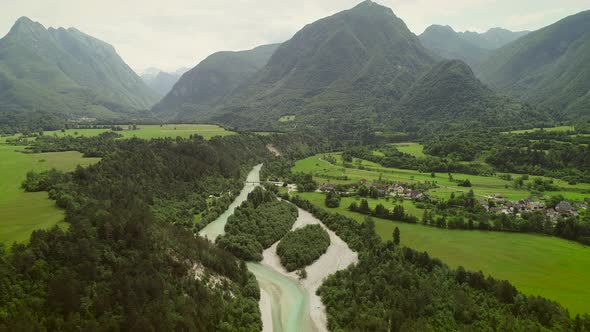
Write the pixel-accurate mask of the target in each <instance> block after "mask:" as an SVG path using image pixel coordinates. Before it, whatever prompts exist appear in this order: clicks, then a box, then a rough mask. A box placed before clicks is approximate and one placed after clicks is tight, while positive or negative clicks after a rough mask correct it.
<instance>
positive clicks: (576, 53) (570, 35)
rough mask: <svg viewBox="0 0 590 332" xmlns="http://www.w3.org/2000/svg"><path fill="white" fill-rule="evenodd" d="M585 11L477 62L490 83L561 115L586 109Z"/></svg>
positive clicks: (589, 25)
mask: <svg viewBox="0 0 590 332" xmlns="http://www.w3.org/2000/svg"><path fill="white" fill-rule="evenodd" d="M588 63H590V11H585V12H581V13H579V14H576V15H572V16H569V17H567V18H564V19H563V20H561V21H559V22H557V23H555V24H552V25H550V26H548V27H546V28H543V29H540V30H538V31H535V32H532V33H530V34H528V35H527V36H525V37H523V38H520V39H519V40H517V41H515V42H513V43H511V44H508V45H506V46H505V47H503V48H501V49H499V50H497V51H496V52H495V53H493V54H492V55H491V56H490V57H489V58H488V59H487V60H486V61H484V62H483V63H482V64H481V65H480V66H478V67H477V68H476V72H477V73H478V76H479V77H481V79H482V80H483V81H484V82H485V83H487V84H489V85H490V86H491V87H492V88H493V89H497V90H499V91H501V92H503V93H506V94H509V95H513V96H518V97H521V98H523V99H524V100H527V101H531V102H534V103H539V104H542V105H545V106H547V107H551V108H553V109H555V110H556V112H558V113H562V114H563V115H564V116H566V117H575V116H579V115H584V116H588V114H589V111H590V66H588Z"/></svg>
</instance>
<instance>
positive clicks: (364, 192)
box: [316, 179, 590, 220]
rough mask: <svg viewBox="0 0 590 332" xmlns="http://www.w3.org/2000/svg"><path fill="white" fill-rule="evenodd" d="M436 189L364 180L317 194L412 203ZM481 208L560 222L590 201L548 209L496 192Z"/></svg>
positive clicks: (324, 186)
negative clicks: (329, 193)
mask: <svg viewBox="0 0 590 332" xmlns="http://www.w3.org/2000/svg"><path fill="white" fill-rule="evenodd" d="M433 187H436V186H433V185H430V186H424V185H416V184H408V183H382V182H372V183H371V182H369V181H367V180H364V179H363V180H360V181H359V182H358V183H355V184H350V185H337V184H333V183H324V184H321V185H319V187H318V189H317V190H316V191H318V192H330V191H336V192H338V193H339V194H341V195H355V194H356V195H360V196H369V197H374V198H377V197H387V196H391V197H398V198H405V199H408V200H413V201H424V200H428V199H431V198H432V197H431V196H430V195H429V194H428V192H427V191H428V189H430V188H433ZM549 199H550V198H549V197H543V198H542V199H541V200H543V201H547V200H549ZM479 205H480V206H481V207H482V208H483V209H485V210H486V211H488V212H490V213H495V214H506V215H512V216H517V217H519V216H521V214H522V213H532V212H537V211H542V212H543V214H544V215H545V216H547V217H549V218H550V219H552V220H557V219H558V218H560V217H565V218H568V217H577V216H578V214H579V212H580V211H582V210H586V209H588V207H589V206H590V198H585V199H584V201H577V202H573V201H569V200H561V201H559V202H558V203H557V204H551V205H552V206H551V207H549V206H548V204H546V203H544V202H540V201H535V200H533V199H532V198H526V199H521V200H518V201H511V200H507V199H506V198H505V197H504V196H503V195H502V194H499V193H497V194H494V195H490V196H485V197H483V198H482V199H480V200H479ZM553 205H554V206H553Z"/></svg>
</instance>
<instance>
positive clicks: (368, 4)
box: [349, 0, 395, 16]
mask: <svg viewBox="0 0 590 332" xmlns="http://www.w3.org/2000/svg"><path fill="white" fill-rule="evenodd" d="M349 11H350V12H361V11H365V12H368V11H372V12H374V13H386V14H388V15H393V16H395V14H394V13H393V10H392V9H391V8H389V7H386V6H383V5H381V4H378V3H376V2H374V1H371V0H365V1H363V2H361V3H359V4H358V5H356V6H355V7H353V8H352V9H350V10H349Z"/></svg>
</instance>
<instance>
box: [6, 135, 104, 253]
mask: <svg viewBox="0 0 590 332" xmlns="http://www.w3.org/2000/svg"><path fill="white" fill-rule="evenodd" d="M24 148H25V147H23V146H11V145H2V144H0V216H1V218H0V228H1V229H2V232H0V242H1V243H5V245H6V246H10V245H11V244H12V242H23V241H27V240H28V238H29V236H30V234H31V232H32V231H33V230H35V229H46V228H50V227H52V226H54V225H61V226H64V227H65V226H66V225H65V223H63V218H64V213H63V211H62V210H60V209H59V208H57V207H56V206H55V202H54V201H52V200H50V199H49V198H48V197H47V193H46V192H38V193H27V192H24V191H23V190H22V189H21V183H22V182H23V181H24V179H25V178H26V174H27V172H28V171H32V170H35V171H43V170H49V169H52V168H55V169H58V170H62V171H71V170H74V169H75V168H76V166H77V165H82V166H86V165H90V164H93V163H95V162H97V161H98V160H99V159H98V158H82V154H81V153H79V152H53V153H39V154H25V153H22V152H20V150H23V149H24Z"/></svg>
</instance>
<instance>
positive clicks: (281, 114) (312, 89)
mask: <svg viewBox="0 0 590 332" xmlns="http://www.w3.org/2000/svg"><path fill="white" fill-rule="evenodd" d="M435 62H436V61H435V59H434V58H433V56H431V54H430V53H429V52H428V51H427V50H426V49H425V48H424V47H423V46H422V45H421V44H420V41H419V40H418V38H417V37H416V36H415V35H414V34H413V33H412V32H410V30H409V29H408V28H407V26H406V25H405V23H404V22H403V21H402V20H401V19H399V18H398V17H397V16H395V15H394V13H393V11H392V10H391V9H389V8H387V7H383V6H381V5H378V4H376V3H374V2H372V1H365V2H363V3H361V4H359V5H357V6H356V7H354V8H352V9H350V10H346V11H343V12H340V13H337V14H335V15H333V16H330V17H327V18H324V19H321V20H319V21H317V22H314V23H312V24H309V25H307V26H305V27H304V28H303V29H302V30H300V31H299V32H297V33H296V34H295V35H294V36H293V38H291V39H290V40H289V41H287V42H285V43H283V44H282V45H281V46H280V47H279V48H278V49H277V50H276V52H274V54H273V55H272V57H271V58H270V60H269V61H268V63H267V64H266V66H264V68H262V69H261V70H260V71H258V72H257V73H256V75H254V76H253V77H252V78H251V79H250V80H248V82H246V83H245V84H243V85H242V86H240V88H239V89H237V91H236V92H235V93H233V94H232V96H231V97H230V98H226V100H227V102H226V103H224V104H223V105H221V106H218V107H217V108H216V109H214V110H213V113H204V112H201V113H199V112H192V113H190V114H191V115H192V116H195V117H197V118H203V117H204V118H206V119H207V118H208V119H210V120H213V121H217V122H222V123H226V124H230V125H235V126H239V127H242V128H260V127H264V128H284V127H293V126H297V125H300V124H301V125H304V126H317V125H319V124H326V123H330V122H337V121H344V120H350V119H351V118H354V117H358V118H363V119H370V120H369V121H372V122H376V119H377V117H378V114H377V113H378V112H380V111H384V110H386V109H390V108H391V107H394V106H395V105H397V104H399V100H400V99H401V97H402V96H403V95H404V93H405V92H406V91H407V90H408V88H409V87H410V86H411V85H412V83H413V82H414V81H415V80H416V79H417V78H418V77H419V76H420V74H421V73H422V72H423V71H424V70H426V69H428V67H429V66H431V65H433V64H434V63H435ZM287 116H288V117H287ZM284 119H295V120H294V121H284ZM280 120H283V121H280Z"/></svg>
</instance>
